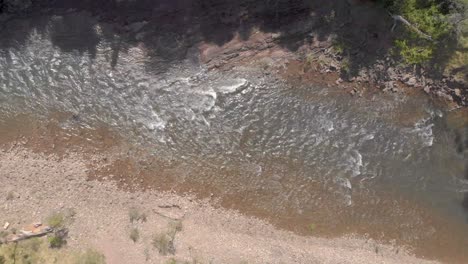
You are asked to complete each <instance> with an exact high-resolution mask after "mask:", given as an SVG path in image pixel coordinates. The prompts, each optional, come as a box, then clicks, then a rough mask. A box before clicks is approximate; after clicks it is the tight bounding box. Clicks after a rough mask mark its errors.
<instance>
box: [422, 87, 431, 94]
mask: <svg viewBox="0 0 468 264" xmlns="http://www.w3.org/2000/svg"><path fill="white" fill-rule="evenodd" d="M424 92H425V93H427V94H430V93H431V88H430V87H429V86H426V87H424Z"/></svg>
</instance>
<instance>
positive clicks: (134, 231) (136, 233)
mask: <svg viewBox="0 0 468 264" xmlns="http://www.w3.org/2000/svg"><path fill="white" fill-rule="evenodd" d="M130 239H131V240H132V241H133V242H137V241H138V239H140V232H139V231H138V229H137V228H132V229H131V230H130Z"/></svg>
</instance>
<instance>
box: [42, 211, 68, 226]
mask: <svg viewBox="0 0 468 264" xmlns="http://www.w3.org/2000/svg"><path fill="white" fill-rule="evenodd" d="M46 222H47V224H48V225H49V226H50V227H52V228H60V227H63V226H64V225H65V216H64V215H63V213H53V214H51V215H50V216H49V217H48V218H47V219H46Z"/></svg>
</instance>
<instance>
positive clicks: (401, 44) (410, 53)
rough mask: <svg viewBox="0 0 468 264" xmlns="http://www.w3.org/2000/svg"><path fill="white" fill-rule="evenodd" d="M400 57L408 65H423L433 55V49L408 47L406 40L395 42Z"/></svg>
mask: <svg viewBox="0 0 468 264" xmlns="http://www.w3.org/2000/svg"><path fill="white" fill-rule="evenodd" d="M395 45H396V47H397V48H398V50H399V52H400V55H401V57H402V58H403V59H404V60H405V62H407V63H408V64H423V63H425V62H427V61H429V60H430V59H431V58H432V55H433V52H434V50H433V48H432V47H431V46H430V45H428V46H417V45H409V44H408V41H407V40H396V41H395Z"/></svg>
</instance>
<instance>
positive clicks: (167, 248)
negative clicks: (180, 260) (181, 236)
mask: <svg viewBox="0 0 468 264" xmlns="http://www.w3.org/2000/svg"><path fill="white" fill-rule="evenodd" d="M152 244H153V246H154V247H155V248H157V249H158V251H159V254H161V255H167V254H171V255H173V254H174V253H175V247H174V239H173V238H172V237H170V236H168V234H165V233H159V234H156V235H154V236H153V241H152Z"/></svg>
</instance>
